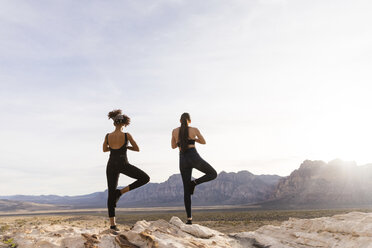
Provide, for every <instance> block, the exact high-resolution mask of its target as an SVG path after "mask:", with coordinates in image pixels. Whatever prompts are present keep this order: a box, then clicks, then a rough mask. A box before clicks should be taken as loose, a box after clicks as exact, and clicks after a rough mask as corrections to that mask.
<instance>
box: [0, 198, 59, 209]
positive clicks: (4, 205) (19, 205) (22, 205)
mask: <svg viewBox="0 0 372 248" xmlns="http://www.w3.org/2000/svg"><path fill="white" fill-rule="evenodd" d="M61 208H62V207H61V206H55V205H51V204H40V203H34V202H21V201H11V200H0V211H3V212H8V211H12V212H13V211H19V210H27V211H38V210H53V209H61Z"/></svg>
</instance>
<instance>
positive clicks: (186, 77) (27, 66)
mask: <svg viewBox="0 0 372 248" xmlns="http://www.w3.org/2000/svg"><path fill="white" fill-rule="evenodd" d="M371 11H372V2H370V1H359V0H357V1H352V2H351V1H346V0H341V1H311V2H308V1H293V0H257V1H241V0H236V1H228V2H225V1H210V0H207V1H184V0H174V1H170V0H167V1H166V0H155V1H152V2H151V3H149V2H145V1H141V0H140V1H113V2H110V3H107V2H101V1H95V0H94V1H79V2H76V1H63V2H47V1H40V0H37V1H33V2H32V3H31V2H27V1H17V2H14V1H3V2H2V7H1V9H0V36H1V39H0V107H1V122H0V139H1V141H2V143H1V145H0V149H1V153H0V195H13V194H25V195H27V194H32V195H41V194H58V195H78V194H86V193H91V192H95V191H101V190H103V189H105V188H106V175H105V167H106V163H107V158H108V153H103V152H102V143H103V139H104V136H105V134H106V133H107V132H111V131H112V130H113V126H112V121H110V120H107V117H106V115H107V113H108V112H109V111H110V110H112V109H116V108H121V109H123V112H124V113H126V114H127V115H129V116H130V117H131V119H132V122H131V125H130V126H129V127H128V129H127V131H128V132H130V133H131V134H132V135H133V137H134V138H135V139H136V141H137V142H138V144H139V146H140V149H141V152H139V153H134V152H130V151H129V152H128V157H129V161H130V162H131V163H132V164H134V165H136V166H138V167H139V168H141V169H143V170H144V171H146V172H147V173H148V174H149V175H150V177H151V181H152V182H162V181H165V180H166V179H167V178H168V177H169V176H170V175H172V174H175V173H179V170H178V152H177V151H176V150H172V149H171V148H170V139H171V131H172V129H173V128H175V127H177V126H178V125H179V117H180V115H181V114H182V113H183V112H189V113H190V114H191V119H192V126H196V127H198V128H199V129H200V130H201V132H202V133H203V135H204V136H205V138H206V141H207V145H206V146H201V145H199V146H197V149H198V151H199V152H200V154H201V156H202V157H203V158H204V159H205V160H207V161H208V162H209V163H210V164H211V165H213V167H214V168H215V169H216V170H217V172H218V173H219V172H221V171H222V170H224V171H227V172H237V171H241V170H248V171H250V172H252V173H254V174H278V175H280V176H287V175H289V173H290V172H291V171H293V170H294V169H296V168H298V167H299V165H300V164H301V163H302V161H304V160H306V159H310V160H324V161H326V162H328V161H330V160H333V159H335V158H340V159H343V160H354V161H356V162H357V164H358V165H363V164H367V163H372V157H371V155H370V151H369V150H370V149H369V146H368V145H369V141H370V140H372V133H371V131H370V127H371V126H372V117H371V116H370V115H368V113H369V112H368V111H369V110H370V106H372V98H371V97H370V92H371V89H372V86H371V81H372V80H371V79H372V73H371V70H370V68H371V65H372V56H371V55H372V47H371V45H370V44H372V30H371V29H370V27H369V26H370V23H372V16H371V15H370V13H371ZM196 175H197V174H196ZM130 182H132V180H131V179H129V178H127V177H126V176H122V177H121V179H120V182H119V184H120V185H126V184H128V183H130Z"/></svg>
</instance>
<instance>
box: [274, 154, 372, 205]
mask: <svg viewBox="0 0 372 248" xmlns="http://www.w3.org/2000/svg"><path fill="white" fill-rule="evenodd" d="M271 199H272V200H273V201H271V202H269V203H268V204H272V205H283V206H287V207H291V206H292V207H301V206H306V207H328V208H332V207H363V206H368V205H371V204H372V166H371V165H364V166H357V165H356V164H355V162H344V161H341V160H333V161H331V162H329V163H325V162H323V161H310V160H305V161H304V162H303V163H302V164H301V166H300V168H299V169H297V170H295V171H293V172H292V173H291V175H290V176H288V177H285V178H282V179H280V181H279V183H278V185H277V187H276V190H275V191H274V193H273V195H272V197H271Z"/></svg>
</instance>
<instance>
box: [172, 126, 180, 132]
mask: <svg viewBox="0 0 372 248" xmlns="http://www.w3.org/2000/svg"><path fill="white" fill-rule="evenodd" d="M178 130H180V127H176V128H175V129H173V130H172V133H176V132H178Z"/></svg>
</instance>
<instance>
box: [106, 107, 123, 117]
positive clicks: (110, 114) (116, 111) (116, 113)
mask: <svg viewBox="0 0 372 248" xmlns="http://www.w3.org/2000/svg"><path fill="white" fill-rule="evenodd" d="M117 115H121V109H115V110H113V111H110V113H108V115H107V116H108V118H109V119H114V118H115V117H116V116H117Z"/></svg>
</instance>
